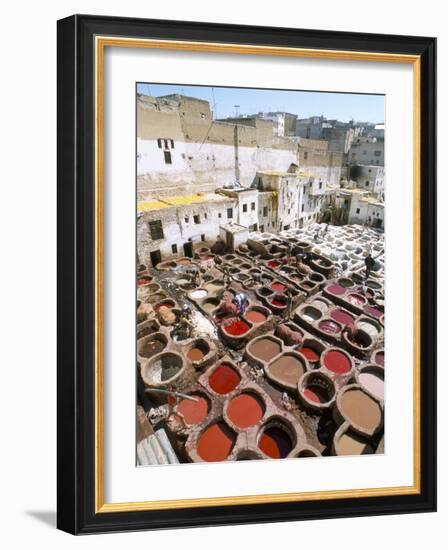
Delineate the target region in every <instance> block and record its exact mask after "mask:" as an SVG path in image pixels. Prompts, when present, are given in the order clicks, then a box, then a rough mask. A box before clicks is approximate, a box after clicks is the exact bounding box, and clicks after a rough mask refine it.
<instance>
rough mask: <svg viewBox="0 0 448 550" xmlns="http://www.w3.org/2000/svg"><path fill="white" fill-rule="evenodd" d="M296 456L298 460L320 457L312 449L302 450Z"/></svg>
mask: <svg viewBox="0 0 448 550" xmlns="http://www.w3.org/2000/svg"><path fill="white" fill-rule="evenodd" d="M297 456H298V457H299V458H315V457H316V456H320V453H319V452H318V451H316V450H312V449H302V450H301V451H299V452H298V453H297Z"/></svg>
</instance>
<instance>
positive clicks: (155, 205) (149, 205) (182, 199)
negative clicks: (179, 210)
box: [137, 193, 229, 212]
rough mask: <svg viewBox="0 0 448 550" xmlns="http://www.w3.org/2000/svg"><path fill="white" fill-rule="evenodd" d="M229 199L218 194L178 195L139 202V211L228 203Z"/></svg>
mask: <svg viewBox="0 0 448 550" xmlns="http://www.w3.org/2000/svg"><path fill="white" fill-rule="evenodd" d="M228 201H229V197H228V196H223V195H218V194H217V193H195V194H194V195H176V196H173V197H163V198H160V199H159V198H154V199H149V200H147V201H139V202H138V203H137V210H139V211H140V212H152V211H154V210H161V209H163V208H173V207H176V206H189V205H192V204H202V203H210V202H214V203H218V202H228Z"/></svg>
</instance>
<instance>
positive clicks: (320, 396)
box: [303, 384, 328, 403]
mask: <svg viewBox="0 0 448 550" xmlns="http://www.w3.org/2000/svg"><path fill="white" fill-rule="evenodd" d="M303 395H304V396H305V397H306V398H307V399H308V400H309V401H313V402H314V403H326V402H327V401H328V393H327V392H326V390H324V388H321V387H320V386H315V385H313V384H310V385H309V386H308V387H307V388H305V389H304V390H303Z"/></svg>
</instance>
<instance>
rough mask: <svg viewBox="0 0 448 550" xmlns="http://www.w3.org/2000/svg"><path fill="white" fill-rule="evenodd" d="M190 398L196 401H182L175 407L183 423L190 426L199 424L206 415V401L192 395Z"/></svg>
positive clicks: (203, 398)
mask: <svg viewBox="0 0 448 550" xmlns="http://www.w3.org/2000/svg"><path fill="white" fill-rule="evenodd" d="M192 397H194V398H195V399H197V401H191V400H190V399H182V401H181V402H180V403H179V405H178V406H177V412H178V413H180V414H181V415H182V416H183V418H184V420H185V423H186V424H189V425H190V426H191V425H193V424H200V423H201V422H202V421H203V420H204V419H205V417H206V416H207V413H208V402H207V399H205V397H202V396H200V395H193V396H192Z"/></svg>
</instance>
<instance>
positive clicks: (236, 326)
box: [223, 319, 250, 336]
mask: <svg viewBox="0 0 448 550" xmlns="http://www.w3.org/2000/svg"><path fill="white" fill-rule="evenodd" d="M223 328H224V330H225V331H226V332H227V334H230V335H231V336H242V335H243V334H246V332H247V331H248V330H249V328H250V326H249V325H248V324H247V323H246V322H245V321H242V320H241V319H236V320H234V321H231V322H230V323H229V324H228V325H225V326H224V327H223Z"/></svg>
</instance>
